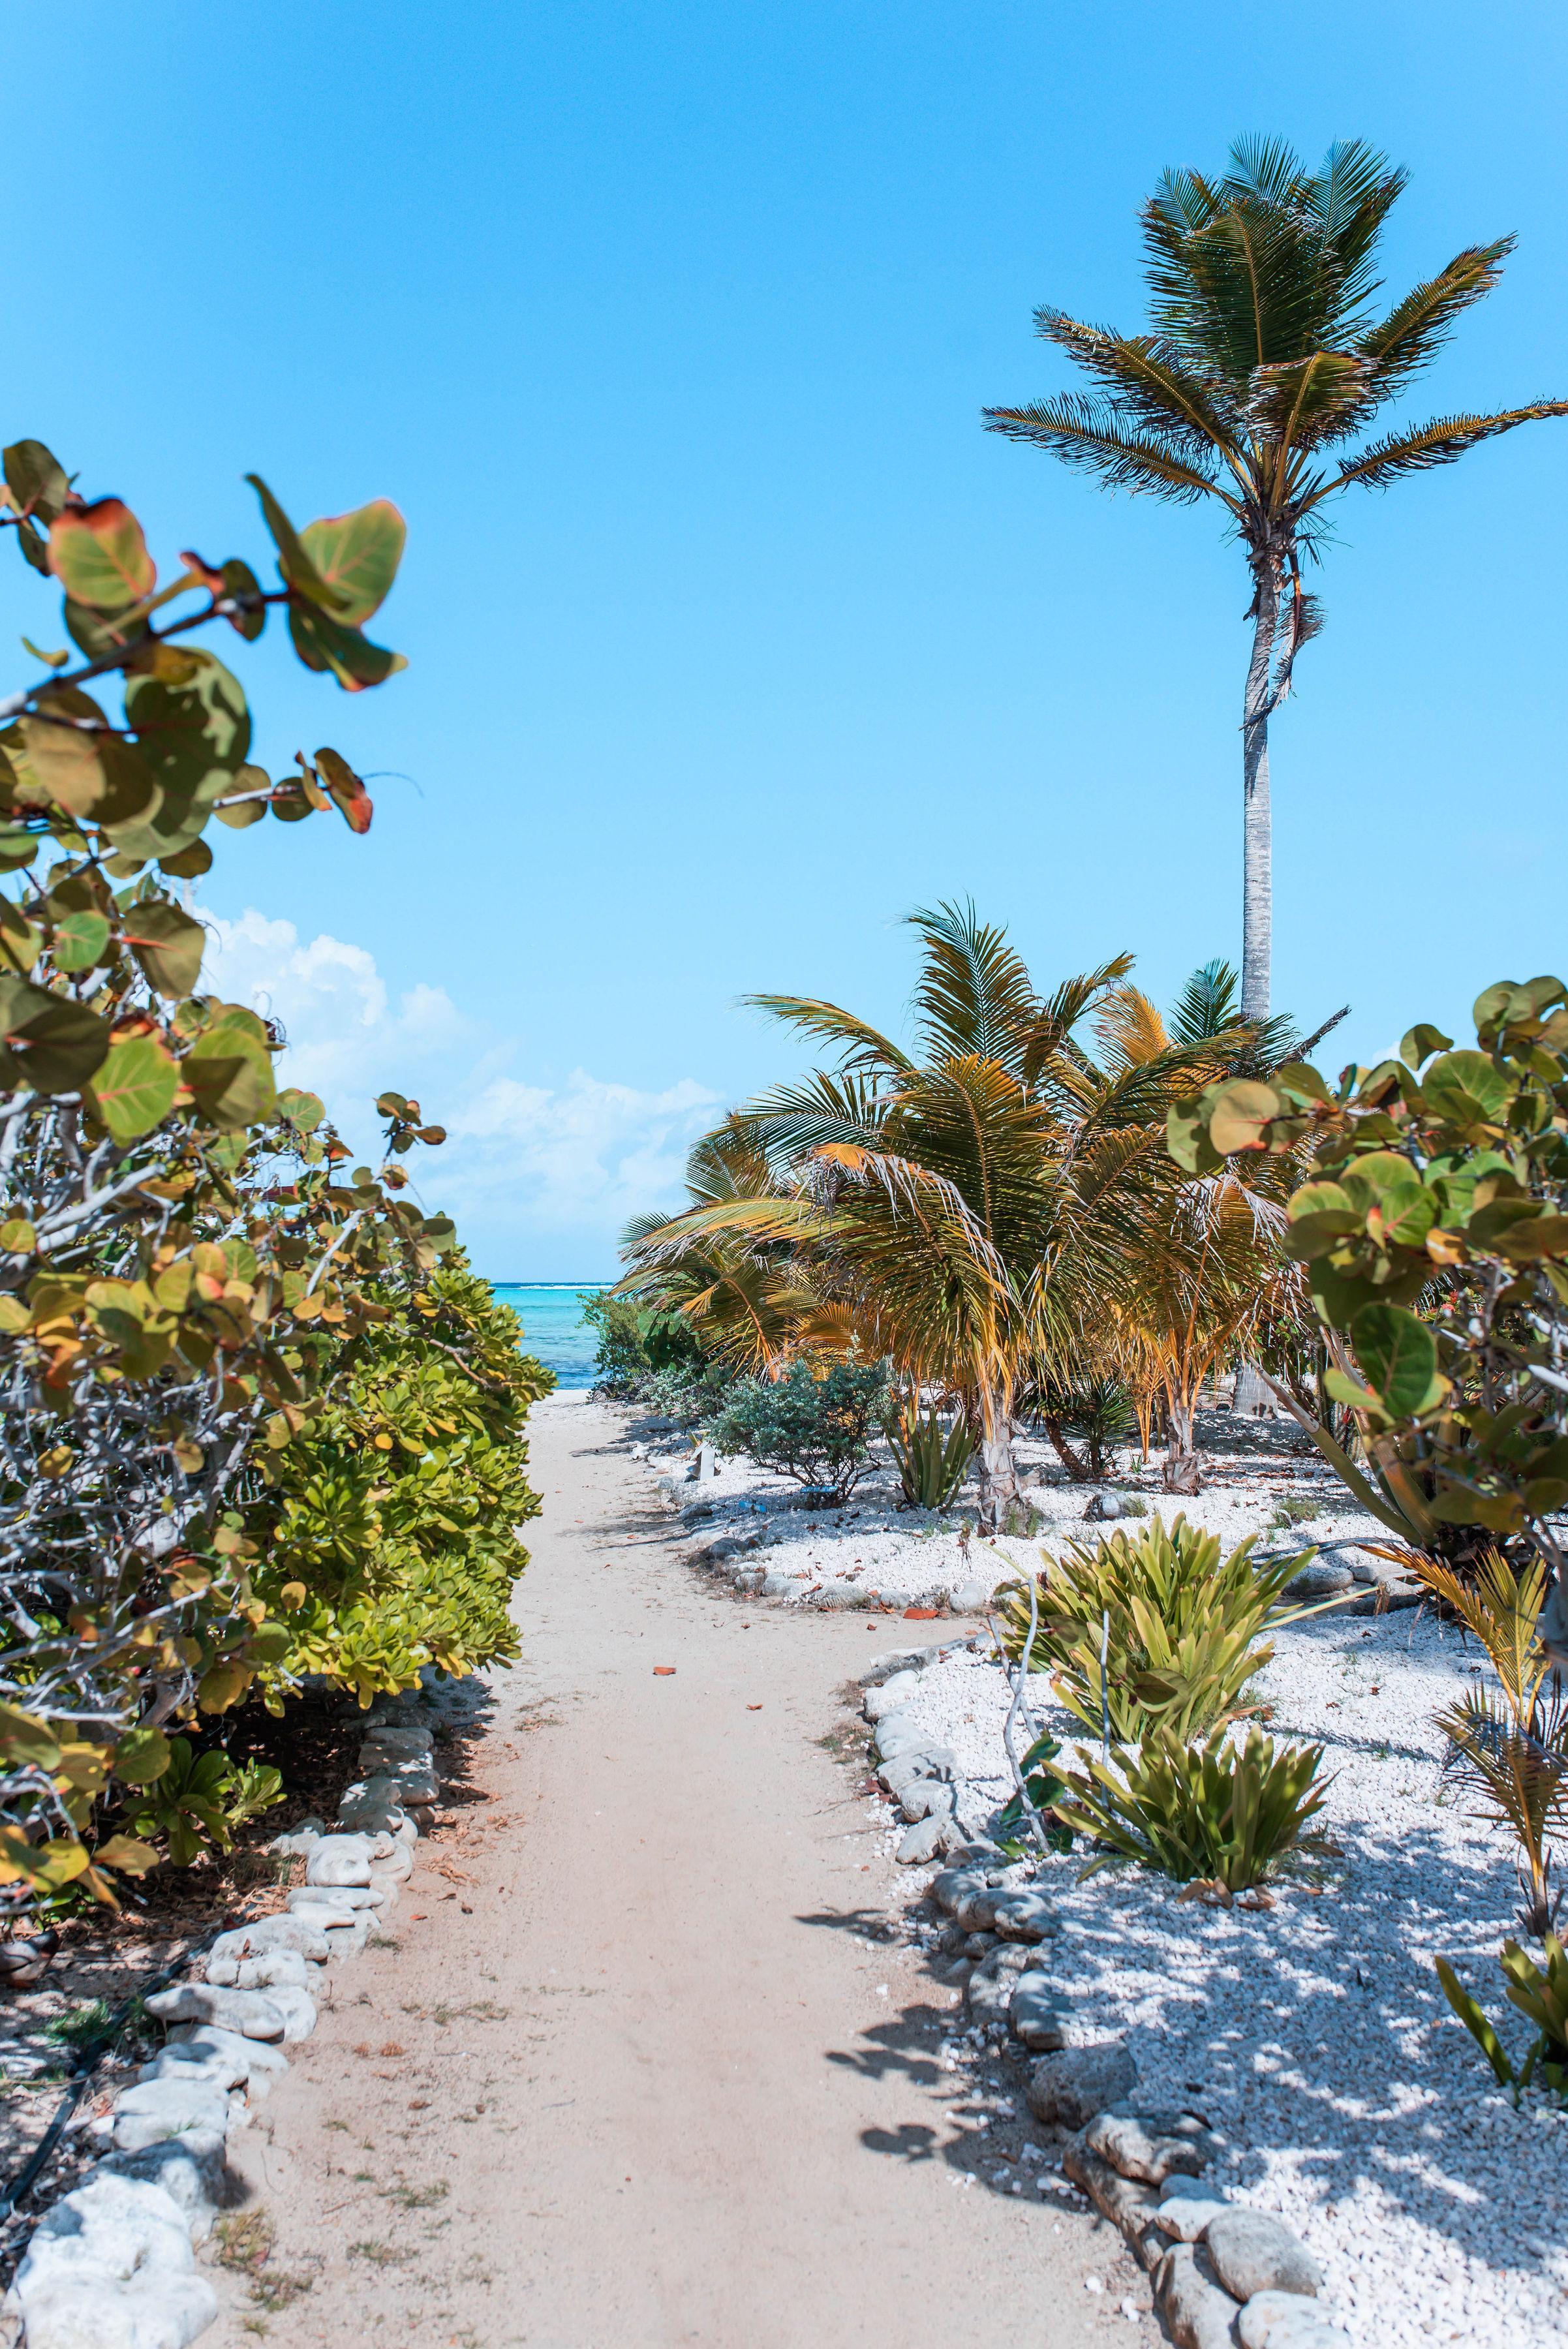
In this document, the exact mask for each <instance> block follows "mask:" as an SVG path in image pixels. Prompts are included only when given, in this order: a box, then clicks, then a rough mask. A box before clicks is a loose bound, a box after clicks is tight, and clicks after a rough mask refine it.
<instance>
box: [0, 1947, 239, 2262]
mask: <svg viewBox="0 0 1568 2349" xmlns="http://www.w3.org/2000/svg"><path fill="white" fill-rule="evenodd" d="M226 1930H227V1928H226V1927H224V1926H221V1925H220V1926H218V1927H216V1928H215V1929H214V1930H213V1931H212V1932H210V1933H206V1934H203V1936H202V1939H201V1940H199V1941H192V1944H191V1946H190V1948H189V1949H188V1950H186V1951H182V1954H181V1955H180V1956H179V1957H178V1958H176V1959H175V1961H174V1962H173V1964H172V1965H171V1966H165V1968H164V1969H163V1971H162V1972H161V1974H154V1975H153V1977H152V1980H151V1982H147V1983H144V1984H143V1986H142V1988H141V1989H140V1990H138V1991H133V1992H131V1995H130V1997H129V1998H128V1999H125V2000H123V2001H122V2002H121V2003H120V2004H119V2006H117V2007H116V2008H115V2010H114V2013H112V2014H111V2015H110V2016H109V2020H108V2021H107V2022H106V2023H105V2024H104V2026H103V2028H102V2030H101V2031H98V2032H95V2033H94V2034H93V2036H92V2038H90V2039H89V2040H88V2041H87V2042H86V2044H84V2045H83V2046H81V2047H79V2048H78V2050H77V2060H76V2063H75V2064H74V2065H73V2066H72V2070H71V2079H70V2085H69V2086H68V2087H67V2090H66V2093H65V2095H63V2096H62V2097H61V2099H60V2102H59V2105H58V2106H57V2109H56V2113H55V2116H54V2118H53V2120H52V2121H51V2122H50V2123H49V2126H48V2127H47V2129H46V2130H45V2131H44V2134H43V2136H42V2137H40V2138H39V2140H38V2142H37V2144H36V2146H35V2147H33V2150H32V2152H31V2153H30V2154H29V2155H28V2156H27V2158H26V2161H25V2162H24V2163H23V2164H22V2167H21V2168H20V2169H19V2170H17V2172H16V2176H15V2177H14V2178H11V2180H10V2181H9V2183H8V2184H7V2186H6V2188H5V2192H4V2193H3V2194H0V2227H5V2226H6V2225H8V2224H9V2222H10V2220H11V2218H12V2215H13V2213H14V2212H15V2210H16V2205H17V2203H18V2202H20V2201H22V2200H24V2199H26V2196H27V2195H29V2194H30V2193H31V2192H32V2190H33V2188H34V2187H35V2186H36V2183H37V2181H38V2179H39V2178H41V2177H42V2175H43V2173H44V2171H45V2169H46V2168H47V2167H48V2165H49V2163H50V2161H51V2160H52V2159H53V2158H54V2154H55V2148H56V2147H57V2145H58V2144H59V2141H60V2139H61V2137H63V2136H64V2135H65V2131H66V2125H67V2122H68V2121H69V2119H70V2117H71V2115H72V2114H73V2113H74V2112H75V2111H76V2108H77V2106H78V2105H79V2104H80V2102H81V2100H82V2097H83V2095H85V2094H86V2091H87V2087H88V2082H89V2081H90V2080H91V2078H92V2075H93V2074H94V2073H95V2072H96V2071H97V2070H98V2067H99V2064H101V2063H102V2061H103V2059H104V2057H105V2056H106V2055H107V2054H109V2049H110V2048H111V2047H112V2046H113V2045H114V2044H115V2042H116V2040H117V2039H118V2038H119V2035H120V2033H121V2032H122V2031H123V2030H124V2029H125V2026H126V2024H127V2023H129V2021H130V2017H131V2015H132V2013H134V2012H135V2010H136V2008H137V2007H138V2006H140V2003H141V2002H142V2000H143V1999H145V1998H147V1997H148V1996H149V1995H150V1994H151V1992H154V1991H160V1990H162V1989H163V1988H164V1987H165V1985H166V1984H168V1983H169V1982H172V1981H173V1979H174V1977H175V1975H176V1974H177V1973H180V1972H182V1971H183V1969H184V1968H185V1967H186V1966H188V1965H189V1964H190V1962H191V1960H192V1958H193V1957H194V1956H195V1955H196V1954H197V1952H198V1951H200V1950H203V1949H205V1948H206V1947H207V1944H208V1943H209V1942H210V1941H215V1940H217V1938H218V1935H219V1933H221V1932H223V1931H226Z"/></svg>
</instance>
